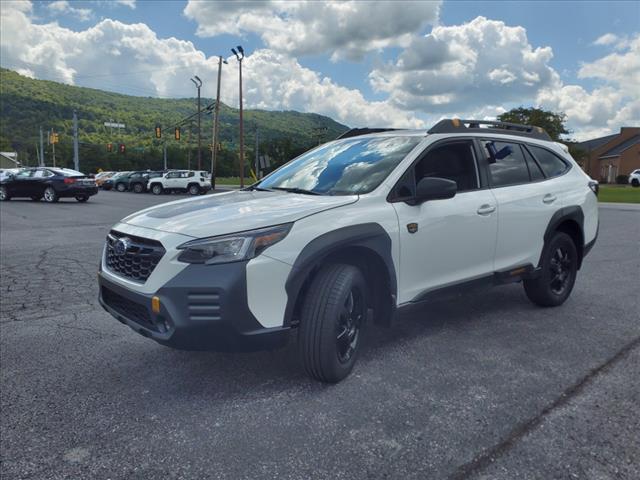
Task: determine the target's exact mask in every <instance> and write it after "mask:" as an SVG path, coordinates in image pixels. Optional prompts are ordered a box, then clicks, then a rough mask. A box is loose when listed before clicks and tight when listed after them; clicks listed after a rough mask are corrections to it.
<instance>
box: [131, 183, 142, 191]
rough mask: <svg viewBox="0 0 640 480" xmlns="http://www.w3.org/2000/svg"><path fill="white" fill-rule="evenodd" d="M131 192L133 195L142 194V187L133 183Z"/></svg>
mask: <svg viewBox="0 0 640 480" xmlns="http://www.w3.org/2000/svg"><path fill="white" fill-rule="evenodd" d="M133 191H134V192H135V193H142V192H144V187H143V186H142V184H141V183H134V184H133Z"/></svg>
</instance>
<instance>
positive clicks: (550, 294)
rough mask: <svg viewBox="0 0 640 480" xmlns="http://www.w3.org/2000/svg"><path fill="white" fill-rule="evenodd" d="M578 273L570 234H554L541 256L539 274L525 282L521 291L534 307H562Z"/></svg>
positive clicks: (573, 244)
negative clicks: (523, 291)
mask: <svg viewBox="0 0 640 480" xmlns="http://www.w3.org/2000/svg"><path fill="white" fill-rule="evenodd" d="M577 272H578V250H577V248H576V245H575V243H574V241H573V238H571V237H570V236H569V235H567V234H566V233H564V232H556V233H555V234H554V235H553V237H551V239H550V240H549V241H548V242H547V244H546V245H545V247H544V250H543V253H542V259H541V262H540V271H539V275H538V276H537V277H536V278H533V279H528V280H525V281H524V290H525V292H526V294H527V297H529V300H531V301H532V302H533V303H535V304H536V305H540V306H542V307H557V306H558V305H562V304H563V303H564V302H565V300H566V299H567V298H569V295H570V294H571V291H572V290H573V286H574V284H575V281H576V275H577Z"/></svg>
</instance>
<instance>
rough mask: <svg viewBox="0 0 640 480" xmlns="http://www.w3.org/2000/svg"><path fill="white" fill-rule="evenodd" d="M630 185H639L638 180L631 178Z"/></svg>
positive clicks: (639, 181)
mask: <svg viewBox="0 0 640 480" xmlns="http://www.w3.org/2000/svg"><path fill="white" fill-rule="evenodd" d="M631 185H632V186H634V187H640V180H638V179H637V178H634V179H633V180H631Z"/></svg>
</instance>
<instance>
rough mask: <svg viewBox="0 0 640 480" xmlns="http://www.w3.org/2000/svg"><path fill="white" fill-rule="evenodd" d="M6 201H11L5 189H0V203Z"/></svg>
mask: <svg viewBox="0 0 640 480" xmlns="http://www.w3.org/2000/svg"><path fill="white" fill-rule="evenodd" d="M7 200H11V197H10V196H9V192H7V187H0V202H6V201H7Z"/></svg>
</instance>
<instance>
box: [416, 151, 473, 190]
mask: <svg viewBox="0 0 640 480" xmlns="http://www.w3.org/2000/svg"><path fill="white" fill-rule="evenodd" d="M425 177H438V178H446V179H447V180H453V181H454V182H456V184H457V186H458V191H459V192H464V191H466V190H474V189H476V188H478V177H477V175H476V162H475V158H474V155H473V145H472V143H471V142H469V141H464V142H456V143H448V144H446V145H442V146H439V147H436V148H434V149H433V150H430V151H429V152H428V153H427V155H426V156H425V157H424V158H423V159H422V160H420V162H418V164H417V165H416V167H415V178H416V182H419V181H420V180H422V179H423V178H425Z"/></svg>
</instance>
